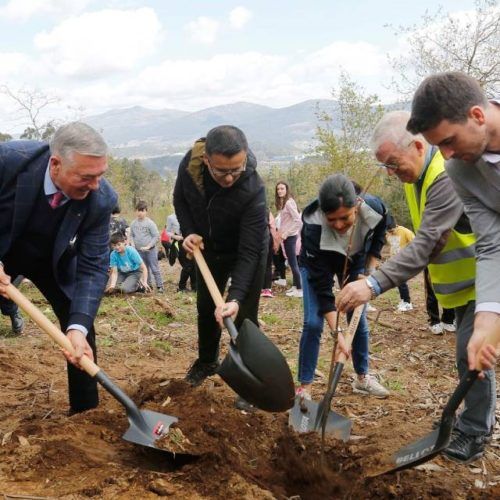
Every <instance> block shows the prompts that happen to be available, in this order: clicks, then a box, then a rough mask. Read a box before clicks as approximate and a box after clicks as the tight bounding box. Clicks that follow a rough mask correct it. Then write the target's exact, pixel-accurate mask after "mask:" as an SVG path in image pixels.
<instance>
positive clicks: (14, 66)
mask: <svg viewBox="0 0 500 500" xmlns="http://www.w3.org/2000/svg"><path fill="white" fill-rule="evenodd" d="M25 71H29V57H28V56H26V55H25V54H21V53H19V52H0V80H3V81H5V80H7V79H9V78H11V77H16V76H19V75H22V74H23V73H24V72H25Z"/></svg>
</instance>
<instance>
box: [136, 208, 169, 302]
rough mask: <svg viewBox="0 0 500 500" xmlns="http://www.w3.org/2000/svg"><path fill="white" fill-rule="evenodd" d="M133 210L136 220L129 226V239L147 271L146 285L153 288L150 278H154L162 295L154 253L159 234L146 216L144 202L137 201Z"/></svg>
mask: <svg viewBox="0 0 500 500" xmlns="http://www.w3.org/2000/svg"><path fill="white" fill-rule="evenodd" d="M135 208H136V214H137V218H136V219H135V220H134V221H133V222H132V224H131V225H130V237H131V239H132V243H133V245H134V247H135V248H136V250H137V251H138V252H139V255H140V256H141V257H142V260H143V261H144V264H145V265H146V268H147V270H148V285H149V286H150V287H151V288H152V287H153V280H152V278H151V276H154V279H155V282H156V289H157V291H158V293H163V292H164V289H163V279H162V277H161V273H160V267H159V265H158V252H157V251H156V244H157V243H158V240H159V238H160V233H159V232H158V228H157V227H156V224H155V223H154V222H153V221H152V220H151V219H150V218H149V217H148V216H147V214H148V205H147V204H146V202H144V201H139V202H138V203H137V205H136V207H135Z"/></svg>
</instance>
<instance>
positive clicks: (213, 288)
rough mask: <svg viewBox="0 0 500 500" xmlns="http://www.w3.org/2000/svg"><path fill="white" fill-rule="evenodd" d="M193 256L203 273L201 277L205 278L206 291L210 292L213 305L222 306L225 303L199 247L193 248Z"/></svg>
mask: <svg viewBox="0 0 500 500" xmlns="http://www.w3.org/2000/svg"><path fill="white" fill-rule="evenodd" d="M193 257H194V260H195V261H196V265H197V266H198V269H199V270H200V272H201V274H202V275H203V279H204V280H205V284H206V285H207V288H208V291H209V292H210V295H211V296H212V299H213V301H214V302H215V305H216V306H223V305H224V303H225V302H224V299H223V298H222V295H221V293H220V291H219V288H218V287H217V283H215V280H214V277H213V276H212V273H211V272H210V269H209V268H208V266H207V262H206V260H205V257H203V254H202V253H201V250H200V247H196V248H195V249H194V251H193Z"/></svg>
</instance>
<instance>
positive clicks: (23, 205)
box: [11, 155, 48, 241]
mask: <svg viewBox="0 0 500 500" xmlns="http://www.w3.org/2000/svg"><path fill="white" fill-rule="evenodd" d="M47 162H48V156H46V155H43V156H42V157H41V158H40V159H39V160H38V161H37V162H36V163H35V164H34V166H33V168H30V169H28V170H26V171H25V172H22V173H21V174H19V175H18V177H17V187H16V197H15V200H14V220H13V223H12V233H11V235H12V236H11V241H15V240H16V238H17V237H18V236H19V235H20V234H21V233H22V232H23V230H24V228H25V226H26V223H27V222H28V218H29V216H30V214H31V212H32V210H33V206H34V204H35V202H36V198H37V196H38V193H39V191H40V189H43V179H44V176H45V170H46V169H47Z"/></svg>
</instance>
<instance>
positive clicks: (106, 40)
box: [35, 8, 161, 78]
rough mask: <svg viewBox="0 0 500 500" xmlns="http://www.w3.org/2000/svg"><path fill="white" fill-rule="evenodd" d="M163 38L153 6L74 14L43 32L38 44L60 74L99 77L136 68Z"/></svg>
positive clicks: (48, 63)
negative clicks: (151, 7) (75, 15)
mask: <svg viewBox="0 0 500 500" xmlns="http://www.w3.org/2000/svg"><path fill="white" fill-rule="evenodd" d="M160 39H161V25H160V21H159V20H158V18H157V16H156V13H155V12H154V10H153V9H150V8H140V9H136V10H112V9H106V10H102V11H99V12H91V13H85V14H82V15H80V16H78V17H70V18H68V19H66V20H64V21H62V22H61V23H60V24H59V25H58V26H56V27H55V28H54V29H53V30H52V31H50V32H45V31H44V32H41V33H39V34H38V35H36V36H35V47H36V48H37V49H38V50H39V51H40V52H41V53H42V56H43V58H44V60H45V64H47V65H48V66H49V67H51V68H52V70H53V71H55V72H56V73H58V74H59V75H63V76H69V77H80V78H98V77H102V76H107V75H109V74H112V73H114V72H119V71H123V70H128V69H131V68H133V67H134V66H135V65H136V64H137V63H138V62H139V61H140V60H141V59H143V58H144V57H145V56H148V55H150V54H152V53H153V52H154V50H155V48H156V46H157V44H158V42H159V41H160Z"/></svg>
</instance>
